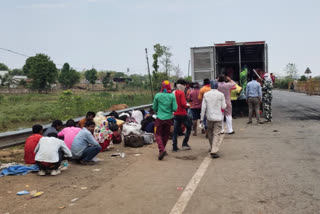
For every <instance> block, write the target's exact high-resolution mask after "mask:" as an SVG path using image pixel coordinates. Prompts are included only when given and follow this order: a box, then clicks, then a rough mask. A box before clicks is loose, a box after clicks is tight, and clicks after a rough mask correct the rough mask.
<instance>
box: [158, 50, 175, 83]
mask: <svg viewBox="0 0 320 214" xmlns="http://www.w3.org/2000/svg"><path fill="white" fill-rule="evenodd" d="M161 48H162V58H161V60H160V63H161V64H162V66H163V70H164V72H165V74H166V75H167V77H169V76H170V71H171V70H172V61H171V57H172V53H171V52H170V48H168V47H166V46H161Z"/></svg>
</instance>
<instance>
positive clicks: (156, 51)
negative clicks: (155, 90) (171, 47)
mask: <svg viewBox="0 0 320 214" xmlns="http://www.w3.org/2000/svg"><path fill="white" fill-rule="evenodd" d="M153 50H154V54H153V55H152V58H153V64H152V67H153V69H154V70H153V74H155V73H157V72H158V69H159V65H158V59H159V57H161V56H162V55H163V48H162V46H161V45H160V44H155V45H154V46H153Z"/></svg>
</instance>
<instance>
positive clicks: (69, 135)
mask: <svg viewBox="0 0 320 214" xmlns="http://www.w3.org/2000/svg"><path fill="white" fill-rule="evenodd" d="M75 125H76V123H75V122H74V120H72V119H70V120H68V121H67V123H66V126H67V127H66V128H64V129H62V131H60V132H59V133H58V138H60V139H63V141H64V142H65V143H66V145H67V147H68V148H69V149H71V146H72V142H73V140H74V138H75V137H76V135H77V134H78V133H79V132H80V130H81V128H79V127H75Z"/></svg>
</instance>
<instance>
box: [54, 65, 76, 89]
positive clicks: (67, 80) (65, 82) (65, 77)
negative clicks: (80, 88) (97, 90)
mask: <svg viewBox="0 0 320 214" xmlns="http://www.w3.org/2000/svg"><path fill="white" fill-rule="evenodd" d="M58 80H59V83H60V84H61V85H62V87H64V88H72V87H73V86H74V85H75V84H76V83H78V82H79V81H80V73H78V72H77V71H76V70H74V69H72V68H70V65H69V64H68V63H64V65H63V67H62V70H61V73H60V75H59V78H58Z"/></svg>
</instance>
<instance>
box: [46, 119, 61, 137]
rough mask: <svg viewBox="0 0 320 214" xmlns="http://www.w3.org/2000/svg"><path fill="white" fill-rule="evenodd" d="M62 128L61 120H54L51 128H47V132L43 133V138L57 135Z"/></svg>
mask: <svg viewBox="0 0 320 214" xmlns="http://www.w3.org/2000/svg"><path fill="white" fill-rule="evenodd" d="M62 127H63V124H62V121H61V120H54V121H53V122H52V124H51V127H49V128H47V130H46V131H45V132H44V133H43V136H48V135H49V134H50V133H54V134H58V132H59V131H60V130H61V129H62Z"/></svg>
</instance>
